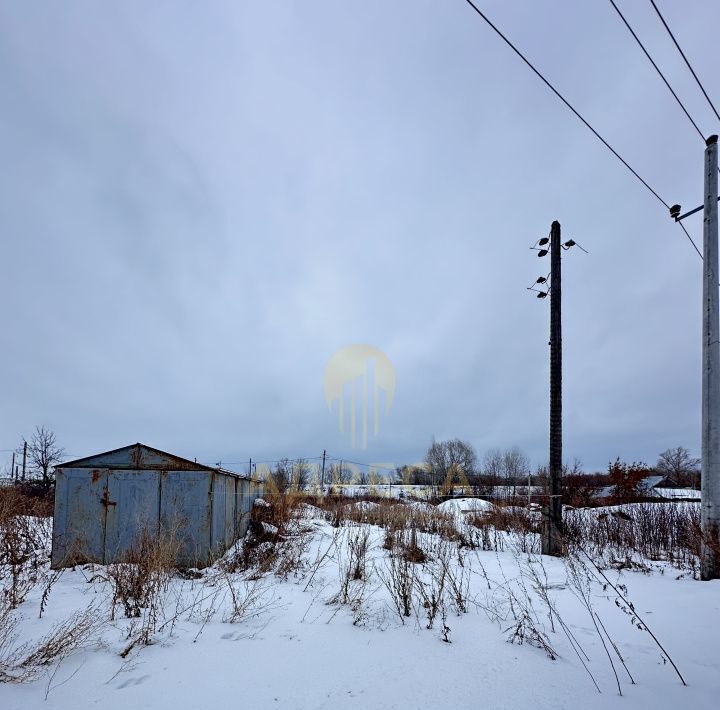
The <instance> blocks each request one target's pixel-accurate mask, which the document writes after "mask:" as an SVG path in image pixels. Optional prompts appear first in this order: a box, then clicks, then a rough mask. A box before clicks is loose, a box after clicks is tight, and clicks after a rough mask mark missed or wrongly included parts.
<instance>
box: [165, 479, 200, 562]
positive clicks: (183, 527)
mask: <svg viewBox="0 0 720 710" xmlns="http://www.w3.org/2000/svg"><path fill="white" fill-rule="evenodd" d="M211 480H212V476H211V475H209V474H208V473H206V472H205V471H167V472H164V473H163V474H162V476H161V481H162V485H161V493H160V529H161V530H162V532H163V533H164V534H168V535H171V536H174V537H176V538H177V540H178V564H180V565H184V566H187V567H204V566H205V565H207V563H208V558H209V554H210V509H211V505H210V483H211Z"/></svg>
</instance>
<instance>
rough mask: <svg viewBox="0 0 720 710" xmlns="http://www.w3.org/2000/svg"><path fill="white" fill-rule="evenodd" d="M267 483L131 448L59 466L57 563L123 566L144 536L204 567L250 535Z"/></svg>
mask: <svg viewBox="0 0 720 710" xmlns="http://www.w3.org/2000/svg"><path fill="white" fill-rule="evenodd" d="M261 494H262V484H260V483H258V482H257V481H254V480H251V479H250V478H248V477H247V476H243V475H240V474H237V473H233V472H232V471H226V470H224V469H221V468H215V467H211V466H204V465H202V464H199V463H196V462H195V461H189V460H188V459H184V458H181V457H180V456H175V455H173V454H168V453H166V452H164V451H160V450H159V449H153V448H152V447H150V446H146V445H145V444H139V443H138V444H133V445H131V446H124V447H122V448H120V449H114V450H113V451H106V452H105V453H102V454H96V455H95V456H89V457H87V458H82V459H77V460H75V461H69V462H68V463H64V464H61V465H60V466H57V467H56V483H55V513H54V526H53V542H52V565H53V567H54V568H58V567H65V566H68V565H71V564H76V563H81V562H98V563H100V564H107V563H110V562H116V561H122V560H123V559H126V558H127V556H128V554H129V553H130V552H131V551H132V550H133V548H134V547H135V546H137V544H138V541H139V540H140V539H141V538H142V536H143V535H148V534H149V535H150V536H151V537H153V536H154V537H157V536H161V535H162V536H165V538H168V537H171V538H172V540H173V547H172V549H173V555H174V557H175V562H176V564H178V565H181V566H186V567H204V566H207V565H208V564H210V563H211V561H212V560H213V558H214V557H216V556H217V555H219V554H221V553H222V552H223V551H224V550H225V549H227V548H228V547H229V546H230V545H232V544H233V543H234V542H235V540H237V539H238V537H240V536H241V535H244V534H245V531H246V530H247V526H248V522H249V518H250V511H251V509H252V505H253V501H254V500H255V498H257V497H258V496H260V495H261Z"/></svg>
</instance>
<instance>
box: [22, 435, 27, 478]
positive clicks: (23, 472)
mask: <svg viewBox="0 0 720 710" xmlns="http://www.w3.org/2000/svg"><path fill="white" fill-rule="evenodd" d="M26 462H27V441H23V467H22V480H23V481H24V480H25V464H26Z"/></svg>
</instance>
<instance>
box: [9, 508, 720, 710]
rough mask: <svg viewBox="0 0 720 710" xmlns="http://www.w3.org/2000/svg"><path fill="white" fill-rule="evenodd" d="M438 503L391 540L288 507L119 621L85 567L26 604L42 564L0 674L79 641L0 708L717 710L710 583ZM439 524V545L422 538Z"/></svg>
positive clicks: (42, 579) (98, 571) (36, 591)
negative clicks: (533, 547) (480, 521)
mask: <svg viewBox="0 0 720 710" xmlns="http://www.w3.org/2000/svg"><path fill="white" fill-rule="evenodd" d="M452 503H453V504H455V505H454V507H453V506H450V505H449V504H443V505H445V507H453V509H452V510H450V511H449V512H448V513H446V514H445V515H444V516H443V517H442V519H441V520H440V519H439V521H435V522H432V524H431V522H430V517H431V516H432V515H435V513H434V511H432V510H429V509H430V508H431V506H425V504H421V503H416V504H413V505H412V506H408V508H412V509H413V510H414V511H415V512H416V513H417V514H418V515H420V516H421V517H422V516H425V515H428V516H429V517H427V518H425V519H424V520H422V521H421V524H420V525H418V526H417V528H418V529H417V530H415V528H413V529H412V530H410V529H408V528H406V527H403V529H400V530H397V529H395V530H394V532H393V524H390V525H389V527H390V532H388V526H383V527H381V526H379V525H375V524H373V517H372V516H373V515H376V514H377V513H378V510H379V509H378V508H376V507H373V506H377V504H366V503H359V504H353V506H354V507H355V509H354V511H353V517H355V521H351V520H347V519H344V520H342V521H341V525H340V526H339V527H334V526H333V524H332V516H329V515H328V514H326V513H323V512H322V511H319V510H318V509H316V508H313V507H312V506H309V505H305V506H302V507H301V508H300V509H299V511H298V513H297V515H296V516H295V517H294V518H293V519H292V520H291V521H290V523H289V524H288V525H287V526H286V529H285V532H284V534H283V535H282V536H281V539H280V541H279V542H277V543H275V544H273V543H272V542H269V541H265V542H260V544H259V545H257V547H256V548H255V551H254V553H253V555H254V556H253V557H251V558H250V561H249V562H247V559H248V558H247V556H244V555H243V551H242V548H241V546H240V547H238V548H237V549H235V550H231V551H229V552H228V553H227V554H226V556H225V557H224V558H223V560H222V561H220V562H219V563H218V564H216V565H215V566H214V567H212V568H210V569H207V570H204V571H202V573H199V574H198V576H196V575H186V577H189V578H181V577H179V576H177V574H175V575H172V576H170V577H169V578H164V577H163V578H162V579H160V580H159V584H158V588H157V590H156V596H155V597H154V601H152V602H149V603H148V605H147V606H146V607H142V608H139V609H138V613H139V614H140V616H139V617H137V618H126V616H125V611H126V610H124V609H123V605H122V604H121V603H117V604H116V605H115V609H114V614H113V613H112V612H113V596H114V591H115V589H116V586H115V585H116V582H114V581H113V577H112V575H111V574H110V570H109V569H107V568H104V567H101V566H97V565H95V566H91V565H87V566H84V567H76V568H75V569H69V570H66V571H64V572H63V573H62V574H61V575H60V577H59V578H58V579H56V580H55V581H54V583H53V585H52V586H51V588H50V592H49V594H48V595H47V598H46V600H45V603H44V604H43V599H42V597H43V589H44V588H45V586H46V583H47V574H48V570H47V568H46V566H43V565H44V564H45V563H44V562H43V563H42V564H40V566H39V572H38V574H39V577H38V579H37V580H36V582H37V583H36V584H35V586H32V588H31V589H30V590H29V592H28V593H27V596H26V598H25V600H24V601H23V602H22V603H21V604H20V605H19V606H18V607H17V609H16V610H15V611H14V612H11V614H10V616H11V617H12V619H14V620H15V622H16V625H15V633H16V634H17V636H16V637H15V638H14V640H13V639H12V638H11V636H9V635H6V637H5V638H4V639H3V640H2V641H0V659H3V658H5V659H8V658H10V657H11V656H12V652H13V650H14V651H17V650H18V648H20V651H21V652H20V653H19V654H17V653H16V655H15V658H16V659H23V658H25V659H26V658H27V656H28V652H29V651H31V650H32V649H33V648H35V647H36V642H37V640H38V639H40V638H42V637H43V636H45V635H47V634H48V633H49V632H51V630H52V629H53V627H54V626H55V625H57V624H62V623H64V622H66V621H67V620H68V619H69V618H71V617H73V615H78V614H84V616H83V617H82V619H83V622H82V623H86V624H87V625H88V626H89V627H90V628H89V630H88V631H87V634H86V635H85V636H84V637H83V638H82V639H81V640H80V641H79V642H78V648H75V649H69V650H66V651H62V652H61V653H60V654H59V657H57V658H52V659H48V661H47V663H46V664H45V663H44V662H43V659H42V658H41V659H40V661H41V662H40V663H39V664H38V663H35V662H33V663H29V664H28V665H27V666H25V667H24V668H22V667H20V668H18V667H16V668H14V670H13V669H11V670H10V673H11V674H13V673H14V674H19V675H22V674H23V673H24V672H25V671H27V673H28V675H31V676H32V677H28V678H26V679H25V682H4V683H0V708H2V709H3V710H28V709H32V708H48V709H50V708H58V709H62V710H84V709H85V708H103V709H104V710H120V709H121V708H122V709H123V710H124V709H125V708H128V707H132V708H157V709H164V708H168V709H172V710H179V709H184V708H187V709H188V710H202V709H204V708H208V710H210V709H221V708H230V707H248V708H261V709H265V708H268V709H269V708H298V709H300V708H303V709H304V708H307V709H311V708H312V709H316V708H333V709H336V708H362V709H365V708H402V709H413V708H423V709H425V708H448V709H450V708H452V709H453V710H460V709H463V708H478V707H485V708H509V709H512V710H516V709H521V708H548V709H550V708H552V709H562V708H568V709H573V710H575V709H576V708H588V709H591V710H592V709H594V708H597V709H600V708H602V709H603V710H605V709H607V708H656V709H658V710H664V709H666V708H667V709H668V710H669V709H670V708H672V709H673V710H677V708H680V707H691V708H693V710H703V709H705V708H707V709H708V710H709V709H710V708H717V707H718V701H717V699H718V698H719V697H720V655H719V654H718V650H719V644H720V641H719V639H720V582H699V581H696V580H695V579H693V573H692V571H690V570H689V569H682V568H680V567H678V566H671V565H670V564H669V563H668V562H658V561H655V562H651V561H645V563H644V564H643V566H642V571H640V570H638V569H636V568H634V567H632V566H631V568H629V569H628V568H625V566H624V565H622V564H613V560H612V559H608V560H604V561H602V562H601V561H600V560H597V561H598V563H599V564H598V567H595V566H594V565H593V564H592V562H591V561H590V560H589V559H583V557H582V555H581V554H579V553H578V554H576V555H574V556H572V557H571V558H570V559H569V560H559V559H552V558H543V557H541V556H539V555H537V554H535V553H533V552H530V553H528V552H523V551H522V550H523V549H527V540H521V539H520V538H519V537H518V536H515V535H512V534H510V533H501V534H500V535H501V537H493V542H491V543H490V544H488V540H487V539H485V540H483V536H482V534H481V531H479V530H478V529H477V528H473V527H471V526H470V525H467V524H466V523H465V521H464V519H463V516H464V515H466V514H465V513H464V512H463V508H464V507H467V506H463V504H462V503H457V502H456V501H452ZM353 506H351V507H353ZM472 506H473V507H475V508H479V509H482V508H483V507H484V506H483V505H482V504H481V503H477V502H474V503H473V504H472ZM458 508H459V512H458ZM413 514H415V513H413ZM365 518H367V519H368V520H370V521H371V522H362V520H363V519H365ZM448 520H451V521H452V522H453V524H454V525H455V526H457V528H458V530H457V537H456V538H455V539H451V538H453V537H454V534H448V531H447V529H445V528H442V529H441V530H440V528H438V529H439V530H440V533H434V532H426V531H424V530H425V529H427V528H428V527H432V526H434V525H436V524H437V525H439V526H441V527H442V525H445V524H446V523H447V521H448ZM335 522H338V521H337V520H335ZM411 527H412V526H411ZM275 531H276V529H274V528H272V526H271V525H270V524H268V523H265V526H264V533H265V534H266V535H267V536H269V537H270V536H272V535H274V534H275ZM46 532H47V531H46ZM46 532H45V534H46ZM500 539H501V540H502V543H501V544H500V545H498V544H497V541H498V540H500ZM468 543H469V544H470V546H467V545H468ZM474 545H476V546H475V547H474ZM488 546H495V547H500V548H501V549H485V550H484V549H483V547H488ZM266 553H267V554H266ZM410 553H412V554H410ZM43 554H46V552H43ZM241 559H242V560H245V563H244V564H240V563H239V560H241ZM238 568H240V569H238ZM233 570H234V571H233ZM403 585H405V586H403ZM116 596H117V595H116ZM116 601H117V598H116ZM404 601H405V607H403V603H404ZM41 605H43V606H44V613H43V614H42V618H39V613H40V608H41ZM87 610H89V611H87ZM150 617H152V618H150ZM79 618H80V617H77V616H76V617H75V620H76V621H77V620H78V619H79ZM78 623H80V622H78ZM71 626H72V624H71V625H69V626H68V627H67V628H68V629H69V628H70V627H71ZM428 627H431V628H428ZM5 628H6V629H7V628H8V625H7V624H6V626H5ZM648 631H650V632H652V634H654V635H655V637H656V638H657V641H658V642H659V644H660V645H661V646H662V647H661V646H660V645H659V644H658V643H657V642H656V641H655V640H654V639H653V638H652V636H651V635H650V633H648ZM145 632H147V634H146V635H143V634H144V633H145ZM142 639H144V640H147V641H150V643H149V644H145V643H143V641H142ZM23 644H27V646H26V647H25V651H23V649H22V648H21V647H22V645H23ZM36 660H37V659H36ZM673 662H674V663H675V664H676V665H677V668H678V670H679V672H680V673H681V674H682V676H683V678H684V679H685V681H686V683H687V685H686V686H685V685H683V683H682V682H681V680H680V678H679V676H678V674H677V673H676V671H675V670H674V668H673V666H672V663H673ZM6 666H7V664H6ZM1 668H2V661H1V660H0V669H1ZM8 668H9V666H7V667H6V669H5V671H0V672H7V671H8ZM631 677H632V679H633V680H634V683H633V682H632V681H631ZM618 686H619V688H618ZM620 692H621V693H622V696H621V695H620Z"/></svg>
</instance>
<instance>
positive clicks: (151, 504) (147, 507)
mask: <svg viewBox="0 0 720 710" xmlns="http://www.w3.org/2000/svg"><path fill="white" fill-rule="evenodd" d="M159 482H160V473H159V471H124V470H123V471H109V472H108V475H107V496H106V501H105V506H106V508H107V512H106V522H105V549H104V560H105V562H111V561H113V560H121V559H123V558H124V557H125V555H126V554H127V553H128V552H129V551H130V550H131V549H132V547H133V545H135V544H137V543H138V542H139V537H140V536H141V535H143V534H148V535H150V536H153V535H156V534H157V532H158V510H159V504H160V485H159Z"/></svg>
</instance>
